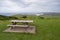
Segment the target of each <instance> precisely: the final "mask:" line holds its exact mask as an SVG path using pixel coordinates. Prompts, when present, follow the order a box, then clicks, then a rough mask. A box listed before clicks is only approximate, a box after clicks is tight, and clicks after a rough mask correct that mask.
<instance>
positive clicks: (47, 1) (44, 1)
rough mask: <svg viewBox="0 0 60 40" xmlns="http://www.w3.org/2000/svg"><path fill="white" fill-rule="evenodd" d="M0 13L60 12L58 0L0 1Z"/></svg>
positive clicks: (59, 0)
mask: <svg viewBox="0 0 60 40" xmlns="http://www.w3.org/2000/svg"><path fill="white" fill-rule="evenodd" d="M0 12H17V13H19V12H20V13H21V12H60V0H0Z"/></svg>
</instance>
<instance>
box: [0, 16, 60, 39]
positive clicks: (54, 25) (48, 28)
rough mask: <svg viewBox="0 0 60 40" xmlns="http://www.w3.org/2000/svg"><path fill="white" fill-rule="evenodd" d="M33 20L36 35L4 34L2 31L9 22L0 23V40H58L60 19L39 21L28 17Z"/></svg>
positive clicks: (36, 18)
mask: <svg viewBox="0 0 60 40" xmlns="http://www.w3.org/2000/svg"><path fill="white" fill-rule="evenodd" d="M30 19H33V20H34V24H35V26H36V34H29V33H28V34H26V33H5V32H2V31H4V30H5V29H6V28H7V26H6V25H8V24H10V22H9V21H8V20H6V21H0V40H60V18H56V19H47V18H46V19H40V18H38V17H32V18H31V17H30Z"/></svg>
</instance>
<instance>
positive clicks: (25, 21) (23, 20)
mask: <svg viewBox="0 0 60 40" xmlns="http://www.w3.org/2000/svg"><path fill="white" fill-rule="evenodd" d="M11 22H33V20H11Z"/></svg>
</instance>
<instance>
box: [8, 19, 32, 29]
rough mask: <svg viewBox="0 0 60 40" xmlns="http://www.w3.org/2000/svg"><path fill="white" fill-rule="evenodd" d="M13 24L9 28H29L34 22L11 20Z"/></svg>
mask: <svg viewBox="0 0 60 40" xmlns="http://www.w3.org/2000/svg"><path fill="white" fill-rule="evenodd" d="M10 22H11V23H12V25H8V26H9V27H11V29H13V28H14V27H25V28H26V27H29V25H28V24H29V23H32V22H33V20H11V21H10ZM17 23H24V24H23V25H17Z"/></svg>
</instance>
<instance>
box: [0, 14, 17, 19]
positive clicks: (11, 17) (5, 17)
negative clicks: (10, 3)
mask: <svg viewBox="0 0 60 40" xmlns="http://www.w3.org/2000/svg"><path fill="white" fill-rule="evenodd" d="M10 19H18V18H17V17H13V16H4V15H0V20H10Z"/></svg>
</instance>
